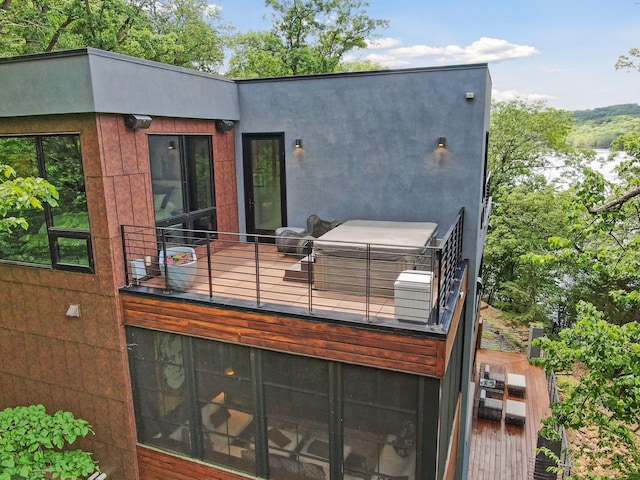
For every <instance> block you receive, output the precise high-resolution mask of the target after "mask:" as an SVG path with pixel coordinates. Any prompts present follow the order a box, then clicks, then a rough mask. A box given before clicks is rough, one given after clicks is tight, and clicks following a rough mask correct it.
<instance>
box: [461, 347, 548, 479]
mask: <svg viewBox="0 0 640 480" xmlns="http://www.w3.org/2000/svg"><path fill="white" fill-rule="evenodd" d="M482 363H489V364H492V365H503V366H504V367H505V368H506V371H507V372H509V373H519V374H522V375H524V376H525V379H526V385H527V391H526V395H525V398H524V399H522V398H518V397H513V396H510V395H509V394H508V393H507V392H506V391H505V394H504V400H505V401H506V400H507V399H509V398H511V399H514V400H521V401H525V403H526V405H527V420H526V423H525V425H524V427H520V426H516V425H510V424H507V423H505V420H504V413H503V417H502V420H501V421H500V422H498V421H493V420H487V419H484V418H477V416H474V419H473V431H472V439H471V451H470V461H469V472H470V473H469V480H524V479H527V478H532V477H530V476H529V472H528V469H529V468H531V467H532V465H533V460H532V458H534V457H535V449H536V445H537V439H538V432H539V431H540V428H542V423H541V422H542V419H543V418H546V417H548V416H549V415H550V414H551V408H550V406H549V395H548V393H547V379H546V375H545V373H544V370H542V369H541V368H540V367H534V366H532V365H531V364H530V363H529V360H528V359H527V357H526V356H525V355H523V354H519V353H512V352H498V351H493V350H482V349H481V350H478V353H477V360H476V365H477V367H478V368H479V366H480V364H482ZM476 378H477V372H476Z"/></svg>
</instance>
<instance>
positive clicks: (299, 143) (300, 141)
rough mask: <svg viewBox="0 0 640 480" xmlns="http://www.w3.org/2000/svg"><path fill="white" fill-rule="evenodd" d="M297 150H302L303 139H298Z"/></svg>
mask: <svg viewBox="0 0 640 480" xmlns="http://www.w3.org/2000/svg"><path fill="white" fill-rule="evenodd" d="M296 148H302V139H301V138H296Z"/></svg>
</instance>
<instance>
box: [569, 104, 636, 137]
mask: <svg viewBox="0 0 640 480" xmlns="http://www.w3.org/2000/svg"><path fill="white" fill-rule="evenodd" d="M573 116H574V118H575V120H576V126H575V128H574V130H573V132H572V133H571V135H569V142H570V143H571V144H572V145H573V146H574V147H579V148H609V145H611V142H612V141H613V140H615V139H616V138H617V137H618V136H620V135H622V134H623V133H630V132H638V133H640V105H637V104H635V103H626V104H623V105H611V106H609V107H602V108H594V109H593V110H576V111H575V112H573Z"/></svg>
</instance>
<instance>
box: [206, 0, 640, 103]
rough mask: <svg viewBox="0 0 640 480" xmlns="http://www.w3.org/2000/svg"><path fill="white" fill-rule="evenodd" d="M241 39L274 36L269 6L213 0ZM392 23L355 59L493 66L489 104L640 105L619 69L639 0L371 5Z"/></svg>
mask: <svg viewBox="0 0 640 480" xmlns="http://www.w3.org/2000/svg"><path fill="white" fill-rule="evenodd" d="M208 1H209V3H212V4H215V5H217V6H218V7H220V8H221V10H220V15H221V20H222V22H223V23H227V24H231V25H232V26H233V27H235V28H236V29H237V30H238V31H240V32H242V33H245V32H247V31H249V30H269V29H270V27H271V10H270V9H268V8H267V7H265V5H264V0H208ZM366 11H367V13H368V14H369V15H370V16H371V17H373V18H379V19H384V20H388V21H389V26H388V27H387V28H386V29H383V30H380V31H379V32H378V34H379V38H376V39H374V41H373V42H372V43H371V44H370V45H369V47H368V48H367V49H365V50H359V51H357V52H354V53H353V57H356V58H360V59H370V60H372V61H374V62H377V63H378V64H380V65H382V66H383V67H386V68H390V69H402V68H415V67H434V66H442V65H461V64H469V63H488V64H489V71H490V74H491V79H492V82H493V91H492V99H493V100H494V101H506V100H512V99H515V98H519V99H522V100H525V101H536V100H542V101H544V102H546V104H547V105H548V106H550V107H554V108H562V109H566V110H586V109H593V108H598V107H606V106H609V105H617V104H622V103H640V72H638V71H625V70H616V69H615V63H616V61H617V59H618V57H619V56H620V55H624V54H627V53H628V52H629V50H630V49H631V48H640V1H639V0H598V1H595V0H553V1H551V0H484V1H482V2H481V1H477V0H464V1H463V0H369V7H368V8H367V9H366Z"/></svg>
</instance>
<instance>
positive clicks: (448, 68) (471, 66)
mask: <svg viewBox="0 0 640 480" xmlns="http://www.w3.org/2000/svg"><path fill="white" fill-rule="evenodd" d="M488 68H489V64H488V63H472V64H469V65H447V66H443V67H415V68H398V69H389V70H368V71H362V72H335V73H313V74H308V75H289V76H281V77H267V78H247V79H239V80H235V81H236V82H237V83H238V85H242V84H245V83H270V82H282V81H287V82H290V81H298V80H313V79H321V78H338V77H343V78H347V77H370V76H376V77H377V76H380V75H397V74H405V73H425V72H443V71H444V72H446V71H455V70H487V69H488Z"/></svg>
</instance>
